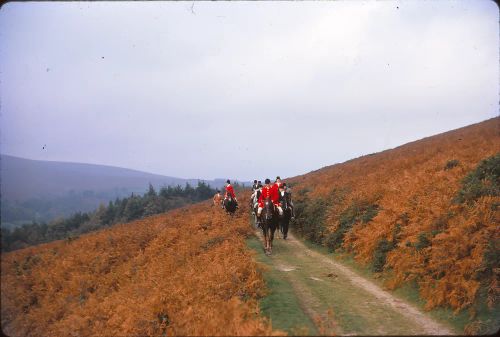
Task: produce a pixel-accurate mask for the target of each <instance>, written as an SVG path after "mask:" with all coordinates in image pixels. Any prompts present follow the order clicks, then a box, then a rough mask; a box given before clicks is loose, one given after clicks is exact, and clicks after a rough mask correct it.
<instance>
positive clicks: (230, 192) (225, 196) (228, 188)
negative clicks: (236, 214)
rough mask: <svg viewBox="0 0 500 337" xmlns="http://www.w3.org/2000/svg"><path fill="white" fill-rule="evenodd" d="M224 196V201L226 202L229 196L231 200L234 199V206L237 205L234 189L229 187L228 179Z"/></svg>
mask: <svg viewBox="0 0 500 337" xmlns="http://www.w3.org/2000/svg"><path fill="white" fill-rule="evenodd" d="M226 183H227V185H226V194H225V195H224V200H226V199H227V198H228V196H230V197H231V198H233V199H234V201H235V202H236V205H238V199H236V195H235V194H234V188H233V186H231V181H230V180H229V179H228V180H226Z"/></svg>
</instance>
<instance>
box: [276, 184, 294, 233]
mask: <svg viewBox="0 0 500 337" xmlns="http://www.w3.org/2000/svg"><path fill="white" fill-rule="evenodd" d="M281 209H282V210H283V216H281V217H280V218H279V229H280V232H281V234H282V235H283V239H285V240H286V237H287V235H288V226H289V225H290V219H291V218H292V207H291V205H290V195H289V194H288V193H285V195H284V196H283V198H282V199H281Z"/></svg>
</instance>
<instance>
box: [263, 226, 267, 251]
mask: <svg viewBox="0 0 500 337" xmlns="http://www.w3.org/2000/svg"><path fill="white" fill-rule="evenodd" d="M262 227H263V228H262V232H263V233H264V251H265V252H266V254H267V239H268V238H267V228H265V226H262Z"/></svg>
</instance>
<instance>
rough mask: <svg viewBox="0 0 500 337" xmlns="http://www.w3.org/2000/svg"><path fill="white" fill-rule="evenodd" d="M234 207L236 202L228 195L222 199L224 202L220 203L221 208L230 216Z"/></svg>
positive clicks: (234, 209)
mask: <svg viewBox="0 0 500 337" xmlns="http://www.w3.org/2000/svg"><path fill="white" fill-rule="evenodd" d="M236 206H237V203H236V200H234V199H233V198H232V197H231V196H230V195H228V196H227V198H224V201H223V202H222V208H224V209H225V210H226V212H227V213H228V214H230V215H234V212H235V211H236Z"/></svg>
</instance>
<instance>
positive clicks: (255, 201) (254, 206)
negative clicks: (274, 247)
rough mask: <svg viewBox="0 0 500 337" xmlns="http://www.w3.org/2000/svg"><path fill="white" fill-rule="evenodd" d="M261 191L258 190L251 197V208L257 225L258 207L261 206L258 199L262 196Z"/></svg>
mask: <svg viewBox="0 0 500 337" xmlns="http://www.w3.org/2000/svg"><path fill="white" fill-rule="evenodd" d="M260 193H261V192H260V191H259V190H256V191H255V192H254V193H253V194H252V197H251V198H250V210H251V211H252V214H253V216H254V223H255V226H256V227H257V223H258V221H259V220H258V219H257V209H258V208H259V204H258V200H259V196H260Z"/></svg>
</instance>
